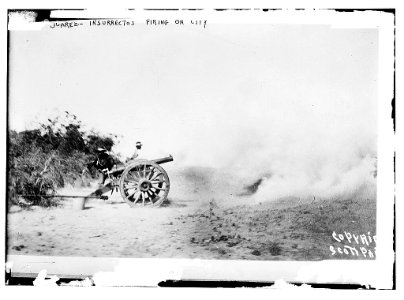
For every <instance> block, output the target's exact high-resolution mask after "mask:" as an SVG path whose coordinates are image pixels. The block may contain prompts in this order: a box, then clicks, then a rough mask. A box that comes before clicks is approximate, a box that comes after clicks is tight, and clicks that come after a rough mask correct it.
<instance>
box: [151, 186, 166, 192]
mask: <svg viewBox="0 0 404 300" xmlns="http://www.w3.org/2000/svg"><path fill="white" fill-rule="evenodd" d="M153 189H156V190H159V191H165V190H166V189H165V188H160V187H154V186H153Z"/></svg>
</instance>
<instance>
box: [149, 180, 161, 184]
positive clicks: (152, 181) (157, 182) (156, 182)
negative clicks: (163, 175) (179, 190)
mask: <svg viewBox="0 0 404 300" xmlns="http://www.w3.org/2000/svg"><path fill="white" fill-rule="evenodd" d="M150 182H151V184H160V183H164V181H160V180H151V181H150Z"/></svg>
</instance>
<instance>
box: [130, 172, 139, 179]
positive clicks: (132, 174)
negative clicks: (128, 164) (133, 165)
mask: <svg viewBox="0 0 404 300" xmlns="http://www.w3.org/2000/svg"><path fill="white" fill-rule="evenodd" d="M129 176H130V177H132V178H133V179H134V180H139V177H138V176H136V174H135V171H134V170H133V173H132V171H129V172H128V177H129Z"/></svg>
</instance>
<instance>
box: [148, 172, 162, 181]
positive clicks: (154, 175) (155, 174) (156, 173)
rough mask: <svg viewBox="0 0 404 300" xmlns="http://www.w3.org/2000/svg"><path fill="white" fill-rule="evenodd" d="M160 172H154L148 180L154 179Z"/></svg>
mask: <svg viewBox="0 0 404 300" xmlns="http://www.w3.org/2000/svg"><path fill="white" fill-rule="evenodd" d="M160 175H161V173H160V172H159V171H157V172H155V173H154V174H153V176H152V177H151V178H150V180H155V179H156V178H157V177H159V176H160Z"/></svg>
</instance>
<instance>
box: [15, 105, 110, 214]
mask: <svg viewBox="0 0 404 300" xmlns="http://www.w3.org/2000/svg"><path fill="white" fill-rule="evenodd" d="M115 137H116V136H115ZM8 142H9V144H8V145H9V147H8V170H9V182H8V191H9V195H10V197H9V201H11V203H12V204H17V205H20V206H24V205H40V206H46V207H48V206H54V205H57V204H58V199H57V198H52V197H48V196H51V195H54V194H55V193H56V190H57V189H58V188H61V187H63V186H65V184H67V183H70V184H73V183H75V182H76V181H78V180H81V179H82V170H83V169H84V168H85V167H86V165H87V163H88V162H90V161H91V160H93V159H94V158H95V154H94V150H95V149H96V148H97V147H106V148H107V149H109V150H110V149H111V148H112V146H113V145H114V140H113V138H112V137H111V136H102V135H101V134H97V133H95V132H91V134H86V132H84V131H83V130H81V122H80V121H79V120H77V117H76V116H74V115H72V114H70V113H68V112H66V115H65V117H64V119H61V118H59V117H57V118H55V119H53V120H51V119H48V122H46V123H45V124H40V128H39V129H33V130H25V131H22V132H16V131H10V133H9V139H8ZM91 174H92V176H93V177H95V176H97V175H98V174H97V173H96V172H92V173H91ZM81 181H82V182H84V181H83V180H81ZM18 195H29V196H30V197H28V196H27V197H24V199H26V200H24V201H23V202H22V201H20V200H19V197H18ZM32 195H34V196H32ZM31 196H32V197H31Z"/></svg>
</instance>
